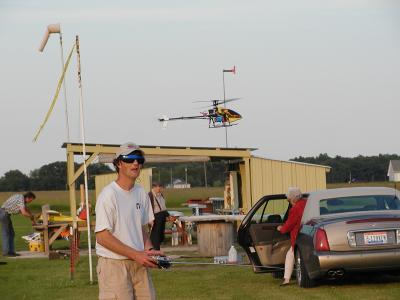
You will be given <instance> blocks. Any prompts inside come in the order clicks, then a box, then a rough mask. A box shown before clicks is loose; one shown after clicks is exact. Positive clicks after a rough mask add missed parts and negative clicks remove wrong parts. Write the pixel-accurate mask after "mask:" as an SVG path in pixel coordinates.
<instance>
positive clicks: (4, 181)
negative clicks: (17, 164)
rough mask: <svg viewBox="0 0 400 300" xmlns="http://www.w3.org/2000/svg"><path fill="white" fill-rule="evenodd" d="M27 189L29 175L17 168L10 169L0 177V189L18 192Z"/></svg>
mask: <svg viewBox="0 0 400 300" xmlns="http://www.w3.org/2000/svg"><path fill="white" fill-rule="evenodd" d="M29 189H30V181H29V177H28V176H26V175H25V174H23V173H22V172H21V171H19V170H10V171H8V172H7V173H5V174H4V176H3V177H1V178H0V191H8V192H20V191H27V190H29Z"/></svg>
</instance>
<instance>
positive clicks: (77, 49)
mask: <svg viewBox="0 0 400 300" xmlns="http://www.w3.org/2000/svg"><path fill="white" fill-rule="evenodd" d="M76 54H77V58H78V85H79V90H80V97H79V118H80V125H81V138H82V155H83V172H84V180H85V204H86V223H87V232H88V250H89V272H90V283H93V268H92V241H91V232H90V213H89V192H88V180H87V168H86V144H85V124H84V113H83V93H82V77H81V54H80V49H79V36H76Z"/></svg>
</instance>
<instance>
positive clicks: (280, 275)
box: [271, 271, 284, 279]
mask: <svg viewBox="0 0 400 300" xmlns="http://www.w3.org/2000/svg"><path fill="white" fill-rule="evenodd" d="M271 275H272V278H275V279H282V278H283V275H284V272H283V271H276V272H272V273H271Z"/></svg>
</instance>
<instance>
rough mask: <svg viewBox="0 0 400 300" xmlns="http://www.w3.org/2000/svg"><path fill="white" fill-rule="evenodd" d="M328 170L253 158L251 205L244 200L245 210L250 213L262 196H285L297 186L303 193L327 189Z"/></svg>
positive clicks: (322, 167)
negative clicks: (289, 189)
mask: <svg viewBox="0 0 400 300" xmlns="http://www.w3.org/2000/svg"><path fill="white" fill-rule="evenodd" d="M242 170H243V169H241V173H242ZM328 170H329V168H328V167H324V166H317V165H308V164H302V163H296V162H289V161H279V160H271V159H266V158H259V157H252V158H251V159H250V180H251V199H250V203H249V199H244V201H243V208H245V210H246V211H248V210H249V208H250V207H251V206H252V205H253V204H254V203H255V202H257V201H258V200H259V199H260V198H261V197H262V196H265V195H270V194H284V193H286V192H287V189H288V187H291V186H297V187H299V188H300V189H301V190H302V191H303V192H310V191H315V190H319V189H325V188H326V172H327V171H328ZM242 176H243V173H242ZM242 188H243V186H242ZM244 188H246V187H244Z"/></svg>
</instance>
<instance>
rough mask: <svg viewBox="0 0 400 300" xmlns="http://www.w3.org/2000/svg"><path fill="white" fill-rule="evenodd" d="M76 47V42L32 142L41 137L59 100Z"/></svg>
mask: <svg viewBox="0 0 400 300" xmlns="http://www.w3.org/2000/svg"><path fill="white" fill-rule="evenodd" d="M74 49H75V44H74V45H73V46H72V49H71V52H70V53H69V55H68V59H67V61H66V63H65V65H64V68H63V71H62V73H61V77H60V80H58V85H57V89H56V93H55V95H54V97H53V101H52V102H51V105H50V108H49V110H48V112H47V114H46V117H45V118H44V121H43V122H42V124H41V125H40V127H39V129H38V130H37V132H36V134H35V137H34V138H33V141H32V142H36V140H37V138H38V137H39V134H40V132H41V131H42V129H43V127H44V125H45V124H46V122H47V120H48V119H49V117H50V114H51V112H52V111H53V108H54V105H55V104H56V102H57V98H58V94H59V93H60V89H61V85H62V83H63V81H64V77H65V72H66V71H67V68H68V65H69V62H70V60H71V57H72V53H73V51H74Z"/></svg>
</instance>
